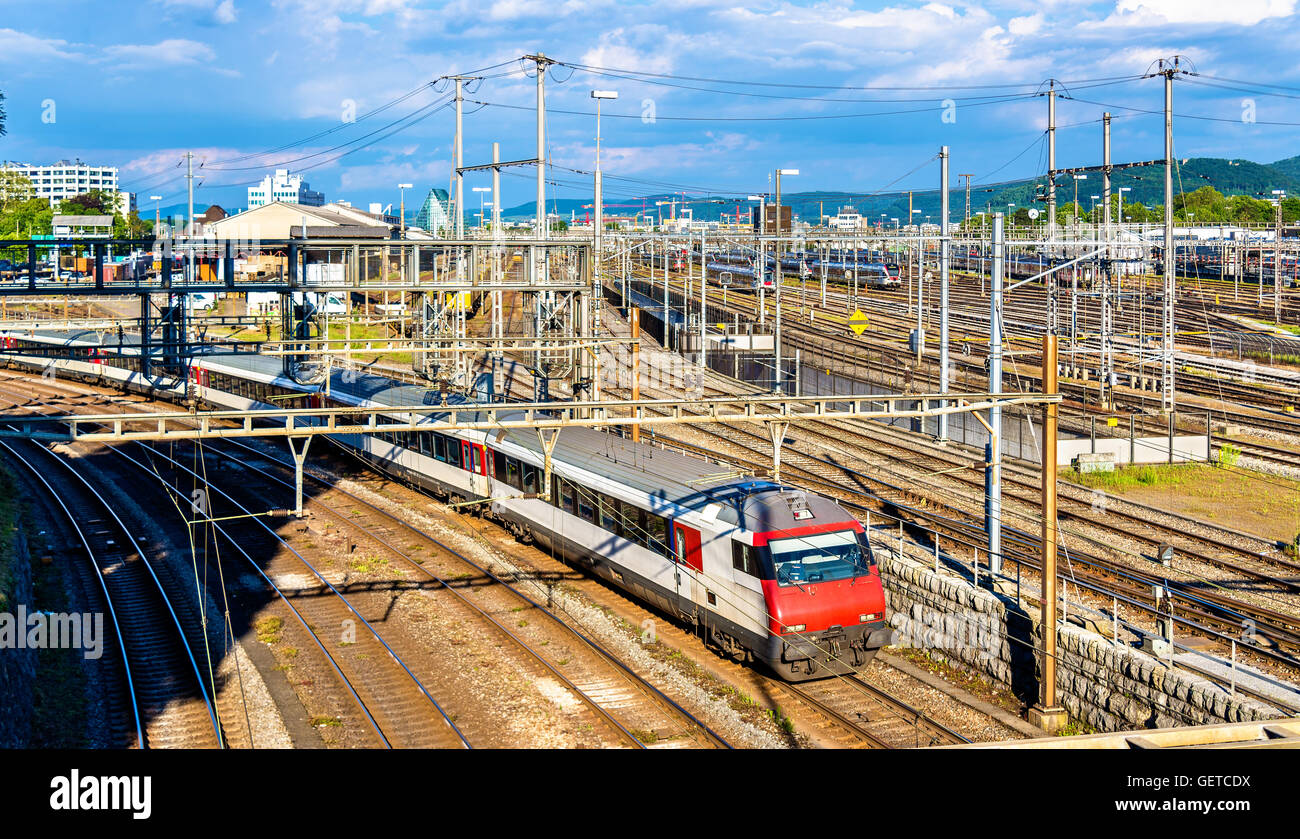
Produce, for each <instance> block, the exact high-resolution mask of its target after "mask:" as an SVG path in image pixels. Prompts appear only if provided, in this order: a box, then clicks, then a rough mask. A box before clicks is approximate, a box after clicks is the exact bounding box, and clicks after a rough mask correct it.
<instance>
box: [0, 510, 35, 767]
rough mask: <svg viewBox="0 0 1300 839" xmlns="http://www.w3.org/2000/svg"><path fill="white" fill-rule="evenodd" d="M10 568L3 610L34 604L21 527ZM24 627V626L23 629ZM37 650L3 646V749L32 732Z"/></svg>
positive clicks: (0, 727)
mask: <svg viewBox="0 0 1300 839" xmlns="http://www.w3.org/2000/svg"><path fill="white" fill-rule="evenodd" d="M9 559H10V563H9V569H8V578H9V583H10V585H9V590H8V591H5V592H4V594H5V597H4V600H3V602H2V603H0V612H8V613H9V614H11V615H12V614H14V613H15V610H17V608H18V604H20V603H23V604H26V605H27V607H28V608H29V609H30V608H32V570H31V568H32V565H31V557H30V556H29V555H28V552H27V541H26V539H24V538H23V534H22V532H21V531H15V532H14V534H13V550H12V551H11V556H10V558H9ZM19 631H24V630H19ZM36 666H37V651H36V650H33V649H29V648H27V647H24V648H23V649H10V648H0V709H3V711H2V712H0V749H21V748H25V747H26V746H27V743H28V740H29V739H30V738H31V733H32V686H33V685H34V684H35V681H36Z"/></svg>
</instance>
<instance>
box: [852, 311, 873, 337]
mask: <svg viewBox="0 0 1300 839" xmlns="http://www.w3.org/2000/svg"><path fill="white" fill-rule="evenodd" d="M870 323H871V321H870V320H868V319H867V316H866V315H864V314H862V310H861V309H858V310H857V311H855V312H854V313H853V314H852V315H850V316H849V329H852V330H853V334H854V335H861V334H862V333H863V332H865V331H866V328H867V326H868V325H869V324H870Z"/></svg>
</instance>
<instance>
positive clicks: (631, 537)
mask: <svg viewBox="0 0 1300 839" xmlns="http://www.w3.org/2000/svg"><path fill="white" fill-rule="evenodd" d="M622 507H623V538H624V539H627V540H628V541H629V542H635V543H636V544H638V545H640V546H641V547H643V548H644V547H646V546H647V541H646V529H645V510H642V509H641V508H640V507H638V506H636V505H635V504H629V503H627V502H626V501H624V502H622Z"/></svg>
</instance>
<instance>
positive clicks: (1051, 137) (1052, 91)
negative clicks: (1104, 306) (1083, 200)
mask: <svg viewBox="0 0 1300 839" xmlns="http://www.w3.org/2000/svg"><path fill="white" fill-rule="evenodd" d="M1047 238H1048V240H1049V241H1050V240H1052V239H1055V238H1056V79H1049V80H1048V89H1047ZM1052 325H1053V326H1055V325H1056V324H1055V323H1053V324H1052Z"/></svg>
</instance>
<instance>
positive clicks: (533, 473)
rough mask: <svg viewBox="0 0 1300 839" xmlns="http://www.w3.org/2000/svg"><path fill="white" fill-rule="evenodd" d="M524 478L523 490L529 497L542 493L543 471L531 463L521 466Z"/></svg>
mask: <svg viewBox="0 0 1300 839" xmlns="http://www.w3.org/2000/svg"><path fill="white" fill-rule="evenodd" d="M519 469H520V474H521V476H522V477H523V484H524V486H523V490H524V492H525V493H527V494H528V495H539V494H541V491H542V481H541V470H540V469H538V468H537V467H536V466H534V465H532V464H531V463H521V464H519Z"/></svg>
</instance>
